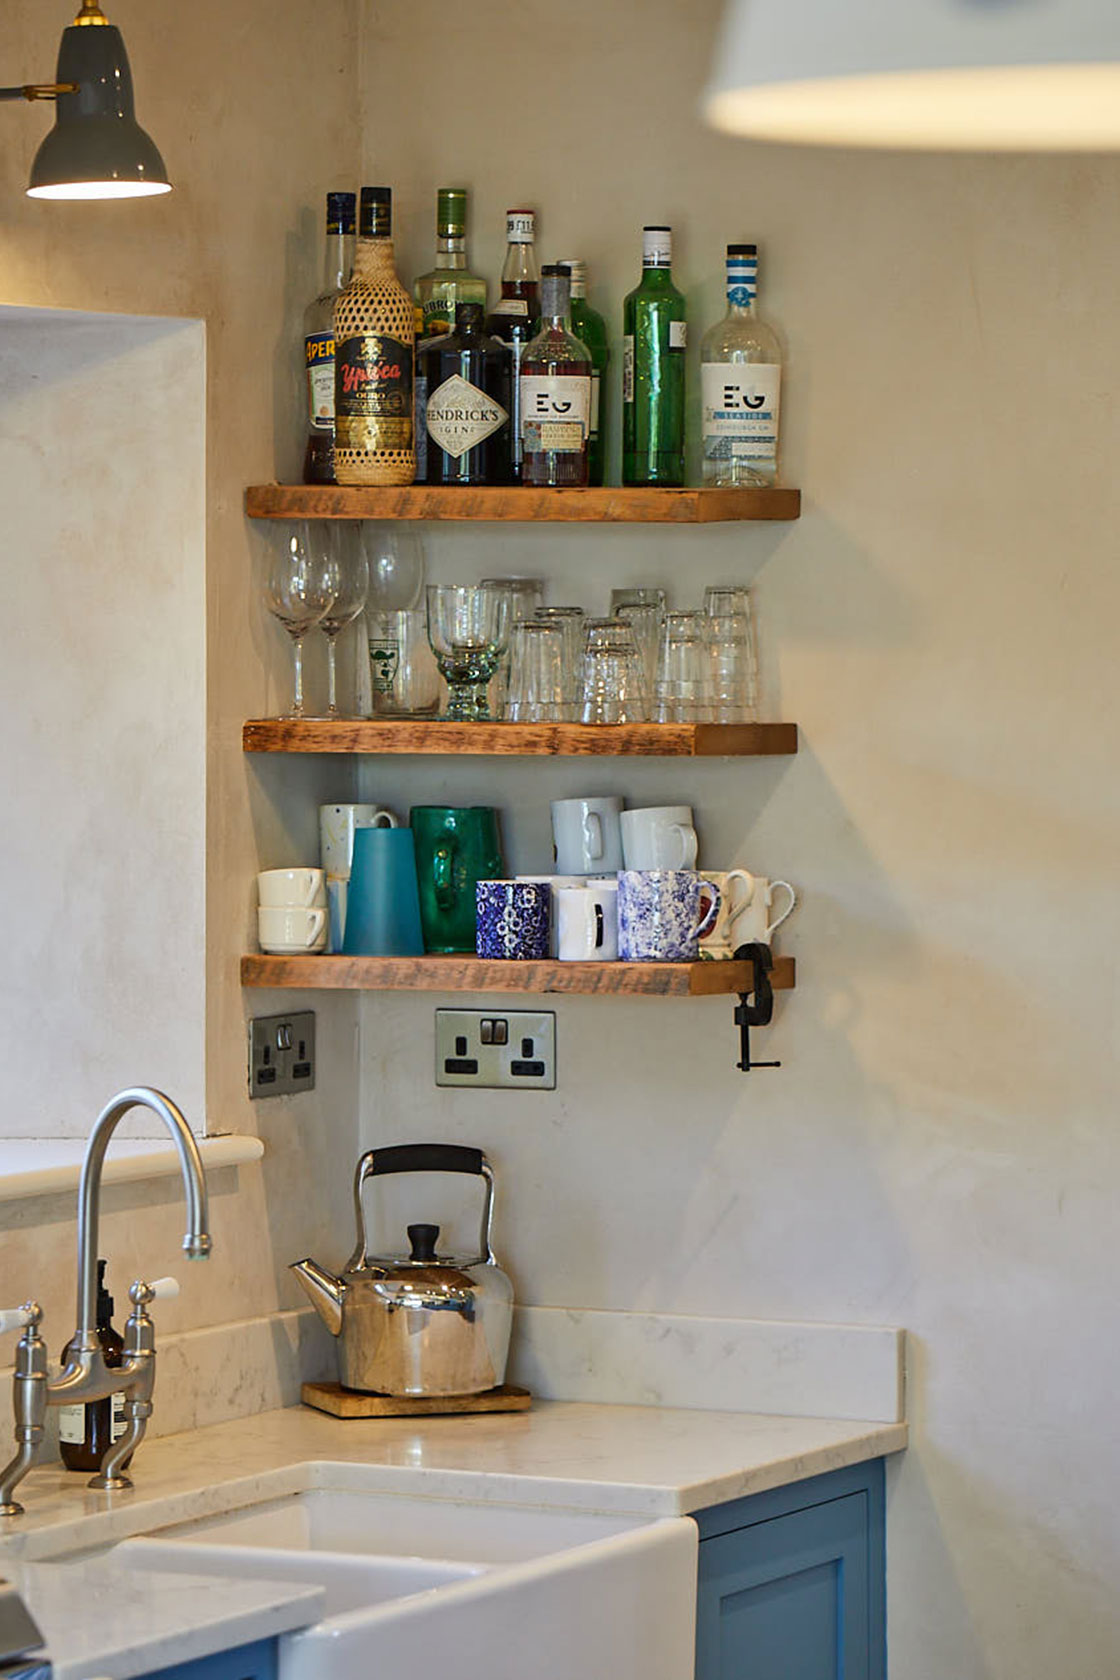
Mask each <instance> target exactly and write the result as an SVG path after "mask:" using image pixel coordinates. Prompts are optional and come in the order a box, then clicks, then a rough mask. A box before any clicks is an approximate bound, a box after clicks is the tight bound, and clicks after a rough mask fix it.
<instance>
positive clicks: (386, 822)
mask: <svg viewBox="0 0 1120 1680" xmlns="http://www.w3.org/2000/svg"><path fill="white" fill-rule="evenodd" d="M399 827H400V818H399V817H395V816H394V815H393V813H392V811H384V810H382V809H381V808H380V807H379V806H377V805H368V804H364V805H320V807H319V861H320V862H321V863H322V865H323V869H324V870H325V872H326V877H327V904H328V905H329V907H330V912H331V917H330V941H331V950H332V951H341V950H342V941H343V938H344V937H345V934H346V888H347V886H348V885H349V882H350V866H351V864H352V863H353V861H354V831H355V829H358V828H399Z"/></svg>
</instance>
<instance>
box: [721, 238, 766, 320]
mask: <svg viewBox="0 0 1120 1680" xmlns="http://www.w3.org/2000/svg"><path fill="white" fill-rule="evenodd" d="M757 291H758V246H757V245H729V246H728V247H727V301H728V303H733V304H735V305H736V306H737V307H738V308H740V309H748V308H749V307H750V305H751V304H752V303H753V302H754V299H755V294H756V293H757Z"/></svg>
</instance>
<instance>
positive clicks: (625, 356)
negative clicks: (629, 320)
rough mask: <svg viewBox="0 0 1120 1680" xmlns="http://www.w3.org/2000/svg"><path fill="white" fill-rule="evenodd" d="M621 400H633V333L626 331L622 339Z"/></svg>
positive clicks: (625, 401)
mask: <svg viewBox="0 0 1120 1680" xmlns="http://www.w3.org/2000/svg"><path fill="white" fill-rule="evenodd" d="M622 400H623V402H624V403H628V402H633V401H634V335H633V333H627V334H626V337H625V338H624V339H623V341H622Z"/></svg>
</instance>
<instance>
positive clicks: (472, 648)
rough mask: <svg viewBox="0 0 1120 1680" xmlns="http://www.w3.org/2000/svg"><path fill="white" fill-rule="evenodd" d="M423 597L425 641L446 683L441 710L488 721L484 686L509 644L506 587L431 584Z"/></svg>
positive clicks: (455, 716) (450, 715)
mask: <svg viewBox="0 0 1120 1680" xmlns="http://www.w3.org/2000/svg"><path fill="white" fill-rule="evenodd" d="M427 599H428V640H429V642H430V643H431V645H432V652H433V653H434V654H435V656H436V664H437V665H438V666H439V669H440V674H441V675H442V677H443V679H444V681H445V682H446V684H447V711H446V712H445V713H444V714H443V715H444V717H446V718H451V719H453V720H455V721H459V722H464V721H469V722H472V723H477V722H488V721H489V719H490V707H489V703H488V700H487V692H486V691H487V687H488V685H489V682H490V678H491V677H492V676H493V675H494V672H495V671H496V670H497V669H498V666H499V665H500V664H501V662H502V659H503V658H504V657H505V651H506V648H507V646H508V644H509V625H510V617H511V607H512V599H511V596H510V593H509V590H508V589H504V588H501V587H499V586H497V585H495V584H487V583H479V584H458V583H430V584H429V585H428V597H427Z"/></svg>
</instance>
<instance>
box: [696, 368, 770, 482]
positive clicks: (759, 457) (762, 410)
mask: <svg viewBox="0 0 1120 1680" xmlns="http://www.w3.org/2000/svg"><path fill="white" fill-rule="evenodd" d="M781 390H782V370H781V368H780V367H778V366H777V365H776V364H774V363H771V362H704V363H703V364H702V366H701V368H700V396H701V402H702V404H703V408H704V428H703V429H704V456H705V459H707V460H710V461H718V460H728V459H730V458H731V457H734V458H735V459H737V460H747V461H759V462H769V463H770V464H771V465H772V464H773V463H774V462H775V461H776V460H777V458H778V419H779V414H780V409H781Z"/></svg>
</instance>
